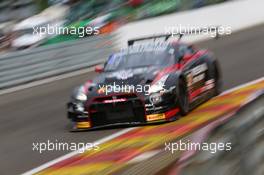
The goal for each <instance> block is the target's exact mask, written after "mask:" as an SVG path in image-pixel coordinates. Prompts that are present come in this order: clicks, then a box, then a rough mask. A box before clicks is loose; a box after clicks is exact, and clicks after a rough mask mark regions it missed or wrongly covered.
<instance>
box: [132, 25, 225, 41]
mask: <svg viewBox="0 0 264 175" xmlns="http://www.w3.org/2000/svg"><path fill="white" fill-rule="evenodd" d="M209 29H210V32H215V33H216V35H215V37H214V38H216V39H218V38H219V36H220V34H219V26H211V27H204V28H197V29H193V30H188V31H180V32H171V33H168V34H159V35H153V36H147V37H142V38H136V39H131V40H128V42H127V44H128V46H132V45H134V43H135V42H138V41H144V40H152V39H154V41H155V40H156V39H159V38H164V41H167V40H168V39H169V38H170V37H174V36H178V41H179V40H181V39H182V37H183V36H184V35H193V34H197V33H198V34H201V33H205V32H208V30H209Z"/></svg>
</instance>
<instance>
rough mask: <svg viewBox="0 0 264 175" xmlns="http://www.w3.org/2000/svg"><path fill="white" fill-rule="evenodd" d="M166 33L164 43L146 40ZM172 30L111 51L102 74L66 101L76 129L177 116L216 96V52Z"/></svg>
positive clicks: (96, 69) (162, 120) (217, 85)
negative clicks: (185, 40) (171, 33)
mask: <svg viewBox="0 0 264 175" xmlns="http://www.w3.org/2000/svg"><path fill="white" fill-rule="evenodd" d="M162 37H165V41H163V42H161V41H160V42H156V41H154V42H147V43H146V42H145V43H141V44H135V42H139V41H144V40H145V41H147V40H151V39H157V38H162ZM168 38H169V35H160V36H153V37H146V38H139V39H135V40H130V41H129V42H128V45H129V46H128V48H127V49H123V50H121V51H120V52H118V53H115V54H113V55H111V56H110V57H109V58H108V60H107V61H106V62H105V64H104V66H103V67H98V66H97V67H96V68H95V71H96V72H98V73H99V75H98V76H97V77H96V78H94V79H93V80H89V81H87V82H86V83H84V84H83V85H81V86H80V87H77V88H76V89H75V90H74V91H73V94H72V96H71V100H70V102H69V103H68V105H67V107H68V118H69V119H71V120H72V121H73V123H74V127H73V129H74V130H84V129H91V128H99V127H105V126H113V125H126V124H128V125H131V124H147V123H153V122H164V121H173V120H176V119H177V118H178V117H179V116H181V115H182V116H184V115H186V114H188V112H189V111H191V110H192V109H194V108H195V107H197V106H198V105H199V104H201V103H203V102H205V101H206V100H208V99H210V98H212V97H213V96H215V95H217V94H218V93H219V91H220V86H221V76H220V71H219V66H218V63H217V60H216V59H215V56H214V55H213V54H212V53H211V52H209V51H208V50H199V49H196V48H195V47H194V46H193V45H189V44H185V43H182V42H180V41H179V40H177V41H171V42H169V41H167V39H168Z"/></svg>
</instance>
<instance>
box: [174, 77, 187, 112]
mask: <svg viewBox="0 0 264 175" xmlns="http://www.w3.org/2000/svg"><path fill="white" fill-rule="evenodd" d="M178 89H179V94H178V95H177V97H178V100H177V101H178V106H179V108H180V114H181V115H182V116H185V115H187V114H188V113H189V110H190V109H189V108H190V106H189V98H188V90H187V86H186V83H185V81H184V80H183V79H180V80H179V85H178Z"/></svg>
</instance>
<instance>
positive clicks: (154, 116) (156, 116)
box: [147, 113, 165, 121]
mask: <svg viewBox="0 0 264 175" xmlns="http://www.w3.org/2000/svg"><path fill="white" fill-rule="evenodd" d="M161 119H165V114H164V113H162V114H151V115H147V121H154V120H161Z"/></svg>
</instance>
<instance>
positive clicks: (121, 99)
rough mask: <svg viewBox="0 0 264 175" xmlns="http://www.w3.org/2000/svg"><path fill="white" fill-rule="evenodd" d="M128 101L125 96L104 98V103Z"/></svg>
mask: <svg viewBox="0 0 264 175" xmlns="http://www.w3.org/2000/svg"><path fill="white" fill-rule="evenodd" d="M124 101H127V99H125V98H120V99H116V96H113V99H112V100H104V103H117V102H124Z"/></svg>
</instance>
